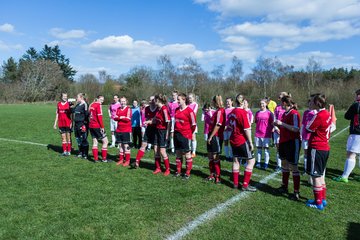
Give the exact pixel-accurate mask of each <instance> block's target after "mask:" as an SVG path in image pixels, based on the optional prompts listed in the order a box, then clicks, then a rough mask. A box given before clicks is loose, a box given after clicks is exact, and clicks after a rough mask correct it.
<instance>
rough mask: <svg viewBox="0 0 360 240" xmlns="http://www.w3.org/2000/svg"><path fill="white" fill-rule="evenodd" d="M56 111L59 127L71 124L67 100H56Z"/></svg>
mask: <svg viewBox="0 0 360 240" xmlns="http://www.w3.org/2000/svg"><path fill="white" fill-rule="evenodd" d="M56 113H57V115H58V126H59V128H60V127H70V126H71V110H70V104H69V102H58V104H57V108H56Z"/></svg>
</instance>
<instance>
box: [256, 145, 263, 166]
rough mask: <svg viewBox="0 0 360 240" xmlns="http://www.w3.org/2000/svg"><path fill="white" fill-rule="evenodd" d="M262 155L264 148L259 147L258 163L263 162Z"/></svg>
mask: <svg viewBox="0 0 360 240" xmlns="http://www.w3.org/2000/svg"><path fill="white" fill-rule="evenodd" d="M261 155H262V149H261V148H258V149H257V163H260V162H261Z"/></svg>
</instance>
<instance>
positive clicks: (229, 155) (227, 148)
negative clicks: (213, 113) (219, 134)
mask: <svg viewBox="0 0 360 240" xmlns="http://www.w3.org/2000/svg"><path fill="white" fill-rule="evenodd" d="M225 104H226V108H225V115H226V122H225V129H224V152H225V158H226V161H228V162H231V161H232V158H233V155H232V151H231V146H229V140H230V135H231V130H230V129H228V128H227V127H226V126H228V125H229V115H230V113H231V112H232V110H234V107H233V99H232V98H231V97H228V98H226V101H225Z"/></svg>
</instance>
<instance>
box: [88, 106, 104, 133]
mask: <svg viewBox="0 0 360 240" xmlns="http://www.w3.org/2000/svg"><path fill="white" fill-rule="evenodd" d="M89 112H90V123H89V128H104V122H103V114H102V108H101V104H100V103H99V102H93V103H92V104H90V107H89Z"/></svg>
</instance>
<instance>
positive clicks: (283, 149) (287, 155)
mask: <svg viewBox="0 0 360 240" xmlns="http://www.w3.org/2000/svg"><path fill="white" fill-rule="evenodd" d="M300 146H301V142H300V140H299V139H295V140H291V141H288V142H283V143H279V157H280V159H281V160H286V161H288V162H289V163H290V164H293V165H298V163H299V153H300Z"/></svg>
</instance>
